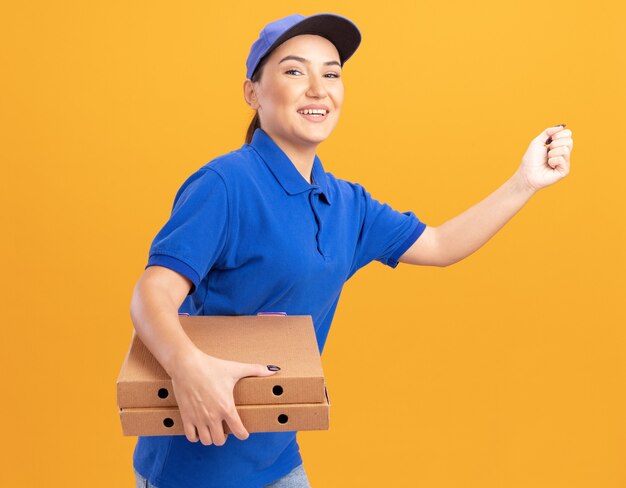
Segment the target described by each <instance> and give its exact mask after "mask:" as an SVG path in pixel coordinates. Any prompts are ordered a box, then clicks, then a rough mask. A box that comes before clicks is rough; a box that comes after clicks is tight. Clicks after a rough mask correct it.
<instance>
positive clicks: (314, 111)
mask: <svg viewBox="0 0 626 488" xmlns="http://www.w3.org/2000/svg"><path fill="white" fill-rule="evenodd" d="M298 113H299V114H301V115H310V116H312V117H316V118H317V117H319V118H322V117H325V116H326V115H328V111H326V110H324V109H323V108H306V109H303V110H298Z"/></svg>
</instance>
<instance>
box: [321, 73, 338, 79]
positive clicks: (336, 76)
mask: <svg viewBox="0 0 626 488" xmlns="http://www.w3.org/2000/svg"><path fill="white" fill-rule="evenodd" d="M327 74H328V75H332V76H331V78H339V74H338V73H327ZM324 76H326V75H324Z"/></svg>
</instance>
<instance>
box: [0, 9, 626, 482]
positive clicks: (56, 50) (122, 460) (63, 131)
mask: <svg viewBox="0 0 626 488" xmlns="http://www.w3.org/2000/svg"><path fill="white" fill-rule="evenodd" d="M381 7H384V8H381ZM325 11H330V12H335V13H339V14H341V15H345V16H347V17H349V18H350V19H352V20H353V21H354V22H355V23H356V24H357V25H358V26H359V28H360V29H361V31H362V34H363V42H362V44H361V47H360V48H359V50H358V51H357V53H356V54H355V55H354V57H353V58H351V59H350V60H349V61H348V62H347V64H346V69H345V70H344V84H345V89H346V100H345V104H344V107H343V110H342V119H341V121H340V122H339V125H338V126H337V129H336V130H335V132H334V133H333V134H332V136H331V137H330V138H329V139H328V140H327V141H326V142H324V143H323V144H322V145H321V146H320V148H319V152H318V154H319V155H320V157H321V158H322V161H323V162H324V165H325V167H326V169H327V171H330V172H332V173H333V174H335V175H336V176H338V177H340V178H344V179H348V180H350V181H358V182H359V183H361V184H363V185H364V186H365V187H366V188H367V189H368V190H369V191H370V192H371V193H372V195H373V196H374V197H375V198H377V199H379V200H381V201H385V202H387V203H389V204H390V205H391V206H393V207H394V208H396V209H397V210H400V211H406V210H413V211H414V212H415V213H416V214H417V215H418V217H419V218H420V219H422V220H423V221H425V222H426V223H427V224H430V225H433V226H435V225H439V224H441V223H443V222H444V221H445V220H447V219H449V218H451V217H453V216H455V215H457V214H458V213H460V212H462V211H463V210H465V209H467V208H468V207H470V206H471V205H473V204H474V203H476V202H478V201H479V200H481V199H482V198H484V197H485V196H487V195H488V194H489V193H490V192H492V191H493V190H495V189H496V188H497V187H498V186H499V185H500V184H502V183H503V182H504V181H505V180H506V179H507V178H509V177H510V176H511V175H512V174H513V172H514V171H515V169H516V168H517V166H518V164H519V162H520V160H521V157H522V155H523V154H524V152H525V150H526V148H527V146H528V144H529V143H530V141H531V139H532V138H533V137H535V136H536V135H537V134H539V132H541V131H542V130H543V129H544V128H546V127H548V126H552V125H556V124H558V123H567V125H568V128H571V129H572V131H573V134H574V141H575V143H574V151H573V154H572V163H571V164H572V166H571V173H570V175H569V176H568V177H567V178H566V179H565V180H563V181H561V182H559V183H557V184H556V185H554V186H553V187H550V188H547V189H544V190H541V192H539V193H538V194H537V195H536V196H535V197H534V198H533V199H532V200H531V201H530V202H529V204H528V205H527V206H526V207H525V208H524V209H523V210H522V211H521V212H520V213H519V214H518V215H517V216H515V217H514V218H513V220H512V221H511V222H510V223H509V224H507V226H505V227H504V229H503V230H502V231H501V232H499V233H498V235H497V236H495V237H494V238H493V239H492V240H491V241H489V242H488V243H487V244H486V245H485V246H484V248H482V249H480V250H479V251H478V252H476V253H475V254H473V255H472V256H470V257H469V258H467V259H465V260H464V261H462V262H460V263H458V264H455V265H453V266H451V267H448V268H429V267H417V266H410V265H406V264H400V265H399V266H398V268H397V269H395V270H391V269H389V268H387V267H386V266H383V265H382V264H380V263H377V262H374V263H372V264H370V265H369V266H367V267H366V268H364V269H363V270H361V271H359V273H357V275H356V276H355V277H354V278H353V279H352V280H351V281H350V282H348V284H347V285H346V287H345V289H344V293H343V296H342V299H341V301H340V303H339V307H338V309H337V314H336V316H335V320H334V323H333V327H332V328H331V332H330V335H329V340H328V343H327V346H326V349H325V351H324V356H323V358H322V359H323V365H324V369H325V374H326V376H327V383H328V388H329V394H330V398H331V404H332V407H331V428H330V430H329V431H325V432H301V433H300V434H299V441H300V446H301V450H302V454H303V458H304V462H305V467H306V469H307V471H308V473H309V477H310V480H311V483H312V485H313V486H315V487H346V486H368V487H369V486H371V487H374V486H394V487H415V486H425V487H426V486H427V487H429V488H443V487H456V488H458V487H477V488H478V487H480V488H488V487H498V488H500V487H507V488H517V487H529V488H530V487H532V488H539V487H546V488H547V487H550V488H557V487H564V488H565V487H567V488H574V487H590V486H597V487H603V488H614V487H625V486H626V469H625V466H624V453H625V443H626V423H625V421H624V412H625V410H626V409H625V407H626V395H625V394H624V386H623V385H624V380H625V379H626V378H625V376H626V371H625V368H624V361H623V358H624V355H625V352H626V346H625V344H626V333H625V330H624V324H626V321H625V315H626V314H625V312H624V307H623V305H620V297H621V299H622V300H621V301H623V299H624V296H625V293H624V292H625V286H624V272H625V271H626V266H625V265H626V252H625V249H626V235H625V232H624V211H625V210H626V208H625V207H626V205H625V204H624V194H625V192H624V179H625V177H626V171H625V169H624V160H625V156H626V151H625V149H624V146H623V144H622V143H620V142H619V141H620V140H621V137H622V135H623V133H624V131H625V129H626V124H625V122H624V120H625V119H624V113H625V112H626V110H625V109H626V90H625V88H624V87H625V86H626V76H625V75H626V69H625V67H626V63H625V62H624V61H625V57H624V51H623V46H624V45H626V34H625V31H624V28H623V19H624V18H626V12H625V8H624V6H623V4H622V3H621V2H617V1H612V2H611V1H603V0H598V1H594V2H592V3H585V2H566V1H562V0H557V1H553V2H539V1H534V0H531V1H527V0H526V1H523V2H522V1H517V2H499V1H495V0H490V1H482V2H478V3H477V2H463V1H448V2H443V3H435V2H409V1H403V2H384V3H383V4H379V3H371V4H364V3H363V2H357V1H352V2H346V1H337V0H334V1H333V2H319V1H301V2H299V3H297V4H296V5H295V6H294V4H293V2H287V1H283V2H278V1H267V2H245V3H243V2H242V3H238V2H226V3H224V2H199V1H195V2H178V3H172V2H161V1H158V2H154V1H153V2H127V1H109V2H77V1H74V2H42V1H34V2H12V3H10V4H7V5H6V6H3V7H2V12H0V37H1V39H0V41H1V42H2V48H1V51H0V61H1V66H2V75H1V76H0V88H1V90H0V97H1V98H0V100H1V106H0V117H1V124H0V129H1V130H0V153H1V154H2V158H1V161H2V177H1V178H0V185H1V187H0V189H1V192H0V198H1V199H2V201H1V203H2V209H3V211H2V214H1V215H2V217H1V219H2V229H3V231H2V239H1V246H2V252H1V253H0V256H1V257H0V259H1V262H0V264H1V266H2V271H3V276H4V279H3V280H2V284H1V285H0V286H2V293H1V295H0V296H2V300H3V306H2V318H3V320H2V323H3V328H2V331H3V336H4V340H3V341H2V345H1V346H0V348H1V349H0V361H1V363H0V366H1V371H2V378H3V384H4V390H3V395H2V397H3V401H2V407H1V408H2V418H3V420H4V423H3V429H2V431H3V434H4V442H3V446H2V447H1V448H0V449H2V460H3V462H2V465H3V467H2V469H1V470H0V485H2V486H7V487H13V486H15V487H17V486H59V487H68V486H82V485H85V484H88V485H89V486H92V487H110V486H134V479H133V474H132V451H133V448H134V445H135V440H136V439H135V438H133V437H123V436H122V433H121V426H120V422H119V418H118V414H117V408H116V400H115V380H116V377H117V374H118V372H119V368H120V366H121V362H122V360H123V356H124V353H125V351H126V349H127V347H128V341H129V339H130V335H131V331H132V324H131V322H130V317H129V304H130V297H131V292H132V288H133V286H134V284H135V282H136V280H137V279H138V277H139V275H140V274H141V273H142V271H143V269H144V266H145V263H146V260H147V252H148V249H149V245H150V243H151V241H152V239H153V237H154V236H155V234H156V233H157V232H158V230H159V229H160V227H161V226H162V225H163V224H164V223H165V221H166V219H167V218H168V216H169V212H170V210H171V205H172V201H173V198H174V194H175V192H176V190H177V189H178V188H179V187H180V185H181V184H182V182H183V181H184V180H185V178H186V177H187V176H188V175H190V174H191V173H192V172H193V171H195V170H196V169H197V168H198V167H200V166H201V165H203V164H205V163H206V162H208V161H210V160H211V159H212V158H214V157H216V156H218V155H220V154H223V153H225V152H227V151H231V150H233V149H237V148H239V147H240V146H241V145H242V144H243V138H244V134H245V130H246V128H247V124H248V122H249V120H250V118H251V116H252V112H251V110H250V109H249V107H248V106H247V105H246V104H245V103H244V100H243V95H242V83H243V80H244V77H245V59H246V56H247V54H248V50H249V48H250V45H251V44H252V42H254V40H255V39H256V38H257V36H258V33H259V31H260V30H261V28H262V27H263V26H264V25H265V24H266V23H267V22H270V21H272V20H275V19H277V18H279V17H283V16H285V15H288V14H291V13H295V12H298V13H302V14H305V15H309V14H312V13H318V12H325Z"/></svg>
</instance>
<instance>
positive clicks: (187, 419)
mask: <svg viewBox="0 0 626 488" xmlns="http://www.w3.org/2000/svg"><path fill="white" fill-rule="evenodd" d="M275 373H276V371H270V370H268V368H267V366H266V365H263V364H249V363H238V362H235V361H226V360H223V359H219V358H216V357H213V356H209V355H208V354H205V353H204V352H202V351H200V350H199V349H197V350H194V352H193V353H192V354H191V355H189V356H187V357H185V358H184V359H182V360H180V361H178V362H177V363H176V367H175V369H174V370H173V371H172V372H171V377H172V386H173V389H174V396H175V397H176V402H177V404H178V409H179V411H180V414H181V417H182V421H183V425H184V428H185V435H186V436H187V439H188V440H189V441H191V442H198V440H200V441H201V442H202V444H204V445H205V446H208V445H210V444H215V445H216V446H222V445H224V443H225V442H226V437H227V436H228V434H224V427H223V424H222V421H223V420H224V421H226V423H227V424H228V427H229V428H230V430H231V432H232V433H233V434H234V435H235V437H237V438H238V439H240V440H245V439H247V438H248V436H249V434H248V431H247V430H246V429H245V427H244V426H243V424H242V422H241V419H240V418H239V413H238V412H237V409H236V408H235V400H234V397H233V389H234V387H235V383H237V381H239V379H240V378H243V377H244V376H270V375H273V374H275Z"/></svg>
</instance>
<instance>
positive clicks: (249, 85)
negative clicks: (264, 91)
mask: <svg viewBox="0 0 626 488" xmlns="http://www.w3.org/2000/svg"><path fill="white" fill-rule="evenodd" d="M243 98H244V99H245V100H246V103H247V104H248V105H249V106H250V108H252V109H253V110H257V109H258V108H259V100H258V98H257V94H256V89H255V87H254V83H253V82H252V80H250V79H247V78H246V81H244V82H243Z"/></svg>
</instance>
